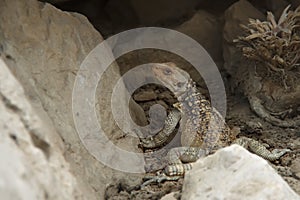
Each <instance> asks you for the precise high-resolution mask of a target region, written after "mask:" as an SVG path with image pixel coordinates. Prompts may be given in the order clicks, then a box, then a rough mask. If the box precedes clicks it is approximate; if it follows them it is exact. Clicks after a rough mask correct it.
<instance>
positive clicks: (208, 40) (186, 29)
mask: <svg viewBox="0 0 300 200" xmlns="http://www.w3.org/2000/svg"><path fill="white" fill-rule="evenodd" d="M176 30H177V31H179V32H182V33H184V34H186V35H188V36H190V37H191V38H193V39H194V40H196V41H197V42H198V43H199V44H200V45H202V46H203V48H204V49H205V50H206V51H207V52H208V53H209V54H210V56H211V57H212V58H213V59H214V61H215V62H222V60H223V58H222V49H221V48H218V47H221V46H222V34H221V33H222V30H221V25H220V23H219V21H218V20H217V18H216V17H215V16H213V15H212V14H209V13H208V12H206V11H204V10H199V11H198V12H197V13H195V14H194V16H193V17H192V18H191V19H190V20H188V21H186V22H184V23H183V24H181V25H180V26H179V27H177V28H176Z"/></svg>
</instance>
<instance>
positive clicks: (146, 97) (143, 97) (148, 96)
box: [133, 91, 157, 101]
mask: <svg viewBox="0 0 300 200" xmlns="http://www.w3.org/2000/svg"><path fill="white" fill-rule="evenodd" d="M133 98H134V100H136V101H151V100H155V99H156V98H157V94H156V93H155V92H154V91H141V92H139V93H137V94H134V95H133Z"/></svg>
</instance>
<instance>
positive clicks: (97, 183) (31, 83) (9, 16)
mask: <svg viewBox="0 0 300 200" xmlns="http://www.w3.org/2000/svg"><path fill="white" fill-rule="evenodd" d="M101 41H103V38H102V37H101V35H100V34H99V33H98V32H97V31H96V30H95V29H94V28H93V26H92V25H91V24H90V23H89V22H88V20H87V18H86V17H84V16H82V15H80V14H77V13H68V12H63V11H60V10H58V9H56V8H55V7H53V6H51V5H50V4H47V3H41V2H38V1H36V0H29V1H19V0H3V1H1V2H0V46H1V55H2V57H3V58H4V60H5V62H6V63H7V65H8V67H9V69H10V70H11V72H12V73H13V74H14V75H15V76H16V78H17V79H18V80H19V81H20V83H21V84H22V86H23V87H24V90H25V95H26V97H27V98H28V99H29V101H30V102H31V103H32V105H33V106H34V107H35V108H38V109H40V110H41V111H44V115H45V116H46V119H45V120H46V122H49V123H51V124H52V125H53V127H54V129H55V131H56V132H57V133H58V134H59V136H55V137H54V136H52V135H47V134H48V133H49V134H50V133H52V132H51V131H49V132H46V131H45V132H43V133H42V134H43V135H44V136H43V137H47V138H49V140H51V141H52V140H53V141H52V142H51V144H52V143H56V142H57V138H58V141H60V143H61V148H62V154H63V155H64V156H65V159H66V160H67V162H69V164H70V171H71V173H73V174H74V175H75V177H76V179H77V182H78V187H79V188H80V191H82V192H83V194H84V196H85V198H86V199H99V197H103V196H104V189H105V186H106V185H107V184H109V183H110V182H111V181H112V179H121V178H124V179H126V180H128V182H129V183H128V184H131V183H133V182H136V181H139V180H140V179H138V178H135V179H130V178H128V176H129V175H128V174H126V173H120V172H118V171H115V170H112V169H110V168H109V167H106V166H105V165H103V164H102V163H100V162H99V161H98V160H96V159H95V158H94V157H93V156H92V155H91V154H90V153H89V152H88V151H87V150H86V148H84V146H83V144H82V142H81V140H80V139H79V137H78V134H77V131H76V129H75V125H74V120H73V113H72V90H73V86H74V81H75V78H76V74H77V72H78V70H79V66H80V64H81V63H82V61H83V60H84V59H85V57H86V56H87V55H88V54H89V52H90V51H91V50H92V49H93V48H94V47H96V45H97V44H99V43H100V42H101ZM1 73H2V72H1ZM119 78H120V74H119V69H118V66H117V65H116V64H115V63H113V64H112V65H111V66H110V67H109V68H108V69H107V70H106V72H105V75H104V76H103V77H102V79H101V82H100V83H99V84H98V85H99V86H98V88H99V89H98V90H97V93H96V97H97V98H96V104H97V106H96V108H98V109H97V111H96V112H97V113H98V115H100V114H101V117H102V119H105V120H103V121H102V123H101V125H103V126H104V127H105V131H106V132H105V133H106V135H107V136H108V138H110V139H111V140H113V143H114V144H117V145H119V147H120V148H123V149H126V150H127V151H131V152H140V150H139V149H138V147H137V145H138V139H137V137H131V136H127V135H126V134H125V133H124V132H123V131H122V130H121V129H120V128H118V126H117V125H116V123H114V118H113V115H112V112H111V109H110V102H111V99H110V98H111V93H112V88H113V87H114V85H115V83H116V82H117V80H118V79H119ZM7 87H10V85H7ZM99 91H101V92H102V93H99ZM118 95H119V104H120V105H123V106H128V105H126V104H125V103H126V102H125V101H124V99H125V96H124V94H123V93H119V94H118ZM130 105H131V106H133V107H134V109H132V112H131V115H132V116H133V118H134V119H136V120H140V121H143V122H141V123H140V124H142V123H145V116H143V112H142V111H141V109H140V108H139V107H138V106H137V104H135V103H134V102H131V104H130ZM137 113H139V114H137ZM1 114H2V112H1ZM86 120H88V118H87V119H86ZM89 131H90V130H89V129H86V132H87V133H88V132H89ZM53 134H54V133H53ZM61 140H62V141H63V144H62V142H61ZM96 142H97V141H96ZM53 148H55V147H53ZM98 153H99V154H101V153H104V152H101V151H100V152H98ZM16 159H17V158H16ZM119 159H122V158H120V157H114V158H111V157H108V160H110V162H112V161H113V162H115V163H118V161H120V160H119ZM16 162H23V161H16ZM127 162H128V160H127ZM130 163H131V162H128V164H130ZM49 176H50V175H49ZM131 176H132V174H131ZM41 178H42V177H41ZM12 179H13V177H12ZM68 184H69V183H68ZM70 184H72V182H70ZM44 185H45V187H46V185H47V184H44ZM47 187H49V190H51V189H53V188H56V187H52V186H51V185H50V184H49V185H48V186H47ZM57 187H61V188H63V186H61V185H57ZM66 187H67V186H66ZM66 189H67V188H66ZM71 189H72V188H71ZM49 192H51V191H49ZM45 198H46V197H45ZM65 199H68V198H65ZM71 199H73V198H71Z"/></svg>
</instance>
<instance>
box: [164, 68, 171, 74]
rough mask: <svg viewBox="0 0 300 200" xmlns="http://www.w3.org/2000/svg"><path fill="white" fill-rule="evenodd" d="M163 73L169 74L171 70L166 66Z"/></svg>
mask: <svg viewBox="0 0 300 200" xmlns="http://www.w3.org/2000/svg"><path fill="white" fill-rule="evenodd" d="M164 74H165V75H171V74H172V71H171V70H170V69H168V68H166V69H165V70H164Z"/></svg>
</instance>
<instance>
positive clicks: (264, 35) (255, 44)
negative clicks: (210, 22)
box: [234, 6, 300, 79]
mask: <svg viewBox="0 0 300 200" xmlns="http://www.w3.org/2000/svg"><path fill="white" fill-rule="evenodd" d="M289 8H290V6H287V7H286V8H285V9H284V10H283V12H282V14H281V16H280V18H279V20H278V22H276V20H275V17H274V15H273V14H272V13H271V12H267V21H260V20H258V19H249V24H248V25H241V27H242V29H243V30H244V31H245V36H240V37H238V39H236V40H234V42H235V43H237V46H238V47H239V48H240V49H241V51H242V53H243V55H244V56H245V57H246V58H248V59H250V60H253V61H258V62H260V63H262V64H263V66H266V67H267V68H269V69H271V70H272V71H273V72H274V73H280V74H281V75H282V77H285V75H286V73H285V72H286V71H290V70H293V69H295V68H297V67H299V66H300V6H299V7H298V8H297V9H296V10H295V11H289ZM284 79H285V78H284Z"/></svg>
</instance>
